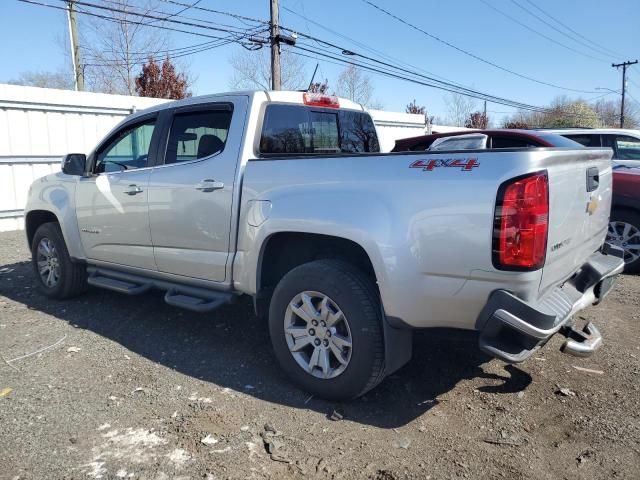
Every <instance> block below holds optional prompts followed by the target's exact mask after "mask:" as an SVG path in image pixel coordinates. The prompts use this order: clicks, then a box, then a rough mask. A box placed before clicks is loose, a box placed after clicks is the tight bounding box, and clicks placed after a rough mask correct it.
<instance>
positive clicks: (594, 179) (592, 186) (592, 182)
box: [587, 167, 600, 192]
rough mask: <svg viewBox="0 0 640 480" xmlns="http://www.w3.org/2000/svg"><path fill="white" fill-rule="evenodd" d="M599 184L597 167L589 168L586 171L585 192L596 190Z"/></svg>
mask: <svg viewBox="0 0 640 480" xmlns="http://www.w3.org/2000/svg"><path fill="white" fill-rule="evenodd" d="M599 184H600V172H598V167H589V168H588V169H587V192H593V191H594V190H597V189H598V185H599Z"/></svg>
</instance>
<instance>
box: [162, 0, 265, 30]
mask: <svg viewBox="0 0 640 480" xmlns="http://www.w3.org/2000/svg"><path fill="white" fill-rule="evenodd" d="M160 1H161V2H164V3H171V4H173V5H179V6H182V7H186V6H189V4H188V3H184V2H178V1H176V0H160ZM191 8H193V9H194V10H201V11H203V12H209V13H217V14H220V15H226V16H229V17H233V18H236V19H238V20H246V21H248V22H256V23H262V24H264V25H268V24H269V22H268V21H266V20H262V19H259V18H252V17H247V16H244V15H238V14H237V13H231V12H225V11H222V10H214V9H213V8H206V7H199V6H191Z"/></svg>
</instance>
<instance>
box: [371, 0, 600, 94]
mask: <svg viewBox="0 0 640 480" xmlns="http://www.w3.org/2000/svg"><path fill="white" fill-rule="evenodd" d="M362 1H363V2H364V3H366V4H368V5H370V6H371V7H373V8H375V9H376V10H378V11H380V12H382V13H384V14H385V15H387V16H389V17H391V18H393V19H395V20H397V21H398V22H400V23H402V24H404V25H406V26H408V27H410V28H412V29H414V30H416V31H418V32H420V33H422V34H424V35H426V36H428V37H429V38H432V39H434V40H436V41H437V42H440V43H442V44H444V45H446V46H448V47H450V48H452V49H454V50H456V51H458V52H460V53H463V54H464V55H467V56H469V57H471V58H474V59H476V60H478V61H480V62H482V63H485V64H487V65H491V66H492V67H495V68H497V69H499V70H502V71H504V72H507V73H510V74H511V75H515V76H516V77H520V78H523V79H525V80H529V81H531V82H534V83H537V84H540V85H546V86H548V87H553V88H557V89H560V90H565V91H570V92H578V93H596V92H594V91H591V90H580V89H576V88H569V87H563V86H561V85H556V84H554V83H551V82H545V81H544V80H539V79H537V78H533V77H530V76H528V75H525V74H522V73H518V72H516V71H514V70H511V69H509V68H506V67H503V66H502V65H498V64H497V63H495V62H492V61H491V60H487V59H485V58H482V57H480V56H478V55H476V54H474V53H471V52H470V51H468V50H465V49H463V48H460V47H458V46H456V45H454V44H452V43H450V42H448V41H446V40H443V39H442V38H440V37H438V36H436V35H433V34H431V33H429V32H427V31H426V30H424V29H422V28H420V27H418V26H416V25H414V24H413V23H410V22H408V21H406V20H404V19H402V18H400V17H398V16H397V15H395V14H393V13H391V12H390V11H388V10H385V9H384V8H382V7H380V6H378V5H376V4H375V3H373V2H371V1H370V0H362Z"/></svg>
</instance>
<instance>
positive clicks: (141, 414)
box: [0, 232, 640, 480]
mask: <svg viewBox="0 0 640 480" xmlns="http://www.w3.org/2000/svg"><path fill="white" fill-rule="evenodd" d="M28 257H29V254H28V251H27V249H26V246H25V242H24V240H23V234H22V232H10V233H2V234H0V353H2V355H3V357H4V359H3V360H4V361H3V360H1V359H0V425H1V427H0V478H7V479H17V478H25V479H26V478H28V479H49V478H55V479H62V478H69V479H71V478H104V479H111V478H144V479H157V480H162V479H169V478H184V479H186V478H192V479H203V478H204V479H213V478H219V479H223V478H233V479H236V478H237V479H241V478H242V479H244V478H303V477H304V478H337V479H338V478H346V479H351V478H373V479H385V480H386V479H401V478H420V479H429V478H431V479H440V478H480V477H484V478H508V479H519V478H535V479H558V478H567V479H574V478H575V479H577V478H581V479H582V478H588V479H603V478H616V479H617V478H634V479H637V478H639V476H640V413H639V412H640V408H639V407H640V395H639V389H640V360H639V357H640V346H639V342H638V338H639V336H640V335H639V334H640V326H639V322H638V320H639V319H640V308H639V305H640V297H639V295H638V294H639V293H640V277H638V276H623V277H621V278H620V281H619V283H618V285H617V286H616V288H615V291H614V292H613V293H612V294H611V295H610V297H609V298H607V300H606V301H605V303H604V304H603V305H601V306H598V307H592V308H589V309H588V310H586V311H585V312H583V313H582V315H581V317H580V321H585V320H594V321H595V322H596V323H597V324H598V325H599V326H600V327H601V330H602V331H603V335H604V336H605V345H604V347H603V348H602V349H601V350H600V351H599V352H598V353H597V354H596V355H595V356H594V357H592V358H590V359H578V358H573V357H569V356H567V355H563V354H561V353H560V352H559V351H558V347H559V346H560V344H561V340H560V338H554V339H553V340H552V341H551V342H550V344H549V345H547V347H546V348H545V349H544V350H543V351H541V352H539V354H538V355H536V357H535V358H532V359H530V360H529V361H527V362H526V363H524V364H522V365H518V366H505V365H504V364H502V363H501V362H498V361H496V360H491V359H489V358H488V357H486V356H484V355H483V354H481V353H480V352H479V351H478V349H477V346H476V341H477V339H476V337H475V336H474V335H471V334H467V333H464V334H463V333H459V332H458V333H456V332H447V331H425V332H420V333H418V334H417V335H416V336H415V337H416V338H415V346H414V355H413V360H412V361H411V363H410V364H409V365H407V366H405V367H404V368H403V369H402V370H400V371H399V372H397V373H396V374H394V375H393V376H391V377H390V378H388V379H386V380H385V382H384V383H383V384H382V385H381V386H379V387H378V388H376V389H375V390H374V391H372V392H370V393H369V394H368V395H367V396H365V397H363V398H361V399H359V400H357V401H355V402H352V403H348V404H332V403H328V402H325V401H321V400H318V399H315V398H310V397H309V396H308V395H307V394H305V393H304V392H301V391H299V390H297V389H296V388H294V387H292V386H291V385H290V384H289V383H288V382H287V380H286V378H284V376H283V374H282V373H281V371H280V370H279V368H278V367H277V365H276V364H275V359H274V357H273V355H272V353H271V349H270V343H269V339H268V335H267V329H266V325H264V324H262V323H260V322H259V321H258V320H257V319H256V318H255V316H254V315H253V313H252V309H251V304H250V302H248V301H243V302H240V303H238V304H236V305H232V306H228V307H225V308H223V309H221V310H219V311H217V312H215V313H213V314H195V313H190V312H187V311H181V310H178V309H175V308H172V307H170V306H168V305H166V304H164V303H163V302H162V297H161V294H160V293H159V292H155V293H149V294H145V295H142V296H139V297H132V298H130V297H126V296H121V295H119V294H116V293H110V292H106V291H99V290H96V289H92V290H90V291H89V292H88V293H87V294H86V295H84V296H82V297H79V298H77V299H74V300H71V301H66V302H56V301H50V300H47V299H45V298H44V297H42V296H41V295H39V294H38V293H36V291H35V289H34V286H33V285H34V284H33V278H32V272H31V266H30V264H29V262H28ZM38 351H40V353H36V354H32V353H34V352H38ZM30 354H31V355H30ZM25 355H29V356H26V357H24V358H21V357H23V356H25ZM14 359H15V360H14ZM585 369H588V370H585ZM333 412H338V415H336V414H335V413H333ZM340 415H341V416H342V418H341V419H340V418H339V417H340ZM332 418H334V420H332Z"/></svg>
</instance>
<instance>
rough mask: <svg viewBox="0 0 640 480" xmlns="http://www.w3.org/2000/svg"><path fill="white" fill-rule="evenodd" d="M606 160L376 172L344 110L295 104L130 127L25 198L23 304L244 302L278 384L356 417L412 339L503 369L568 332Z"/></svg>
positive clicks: (426, 155)
mask: <svg viewBox="0 0 640 480" xmlns="http://www.w3.org/2000/svg"><path fill="white" fill-rule="evenodd" d="M610 158H611V151H610V150H608V149H600V148H592V149H587V148H580V149H576V148H508V149H501V150H491V149H482V150H475V151H474V150H465V151H458V152H455V151H438V152H424V151H422V152H406V153H390V154H381V153H379V146H378V140H377V136H376V130H375V127H374V125H373V122H372V120H371V118H370V116H369V115H368V114H367V113H366V111H364V109H363V108H362V107H361V106H360V105H358V104H355V103H352V102H350V101H348V100H343V99H337V98H335V97H329V96H324V95H314V94H307V93H302V92H267V91H259V92H239V93H229V94H221V95H211V96H203V97H197V98H190V99H186V100H181V101H178V102H173V103H167V104H163V105H160V106H157V107H154V108H151V109H148V110H145V111H141V112H138V113H135V114H133V115H131V116H130V117H128V118H127V119H126V120H124V121H123V122H122V123H121V124H120V125H118V126H117V127H116V128H115V129H114V130H113V131H112V132H111V133H109V134H108V135H107V137H106V138H105V139H104V141H102V142H101V143H100V144H99V145H98V146H97V147H96V149H95V150H94V151H93V152H92V153H90V154H89V155H88V156H85V155H84V154H69V155H67V156H65V158H64V159H63V163H62V171H61V172H59V173H55V174H51V175H48V176H46V177H43V178H41V179H38V180H36V181H35V182H34V183H33V184H32V186H31V188H30V192H29V197H28V204H27V206H26V220H25V222H26V224H25V227H26V236H27V239H28V242H29V245H30V248H31V252H32V255H33V268H34V272H35V277H36V279H37V283H38V287H39V289H40V290H41V291H42V292H43V293H44V294H45V295H47V296H49V297H52V298H58V299H61V298H69V297H72V296H74V295H77V294H80V293H81V292H83V291H84V290H85V289H86V288H87V285H92V286H96V287H102V288H107V289H111V290H114V291H116V292H121V293H123V294H127V295H135V294H140V293H143V292H146V291H148V290H149V289H152V288H155V289H160V290H162V291H164V292H166V293H165V297H164V299H165V301H166V302H167V303H168V304H170V305H173V306H177V307H184V308H187V309H191V310H194V311H197V312H207V311H211V310H214V309H215V308H217V307H218V306H220V305H222V304H224V303H227V302H230V301H232V300H233V299H234V298H236V297H237V296H239V295H249V296H251V297H253V300H254V305H255V309H256V313H257V316H258V318H264V319H266V321H268V324H269V332H270V336H271V342H272V344H273V348H274V351H275V356H276V358H277V360H278V361H279V363H280V364H281V366H282V368H283V369H284V370H285V371H286V372H287V373H288V375H289V376H290V378H291V379H292V380H293V381H295V383H297V385H299V386H301V387H302V388H303V389H306V390H307V391H309V392H312V393H314V394H316V395H318V396H321V397H324V398H329V399H348V398H354V397H357V396H359V395H361V394H363V393H364V392H366V391H368V390H370V389H371V388H373V387H374V386H376V385H377V384H378V383H379V382H380V381H382V379H383V378H384V377H385V376H386V375H388V374H389V373H391V372H393V371H394V370H396V369H398V368H400V367H401V366H402V365H403V364H405V363H406V362H407V361H408V360H409V359H410V357H411V354H412V351H411V348H412V347H411V345H412V341H411V340H412V330H413V329H416V328H429V327H453V328H460V329H470V330H477V331H479V332H480V334H479V346H480V348H481V349H482V350H483V351H485V352H486V353H488V354H490V355H493V356H495V357H497V358H499V359H502V360H503V361H505V362H511V363H514V362H521V361H524V360H525V359H527V358H528V357H529V356H531V355H532V353H533V352H535V351H536V350H537V349H538V348H540V347H541V346H543V345H544V344H545V343H546V342H547V341H548V340H549V338H550V337H552V336H553V335H555V334H556V333H560V334H563V335H565V336H566V337H567V340H566V342H565V343H564V344H563V349H564V350H565V351H566V352H567V353H572V354H574V355H582V356H586V355H589V354H590V353H592V352H593V351H594V350H595V349H596V348H598V346H599V345H600V343H601V340H602V339H601V335H600V333H599V332H598V329H597V328H596V327H595V326H594V325H591V324H589V325H587V326H586V327H585V328H584V329H579V327H576V326H574V324H573V320H572V317H573V315H574V314H575V313H576V312H577V311H579V310H580V309H582V308H584V307H587V306H589V305H591V304H595V303H598V302H600V301H601V300H602V299H603V297H604V296H605V295H606V294H607V292H608V291H609V290H610V289H611V287H612V284H613V281H614V277H615V275H616V274H618V273H619V272H620V271H621V270H622V268H623V260H622V258H621V255H622V252H621V250H620V249H619V248H617V247H615V246H612V245H609V244H607V243H605V236H606V234H607V224H608V220H609V210H610V204H611V182H612V172H611V162H610Z"/></svg>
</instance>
